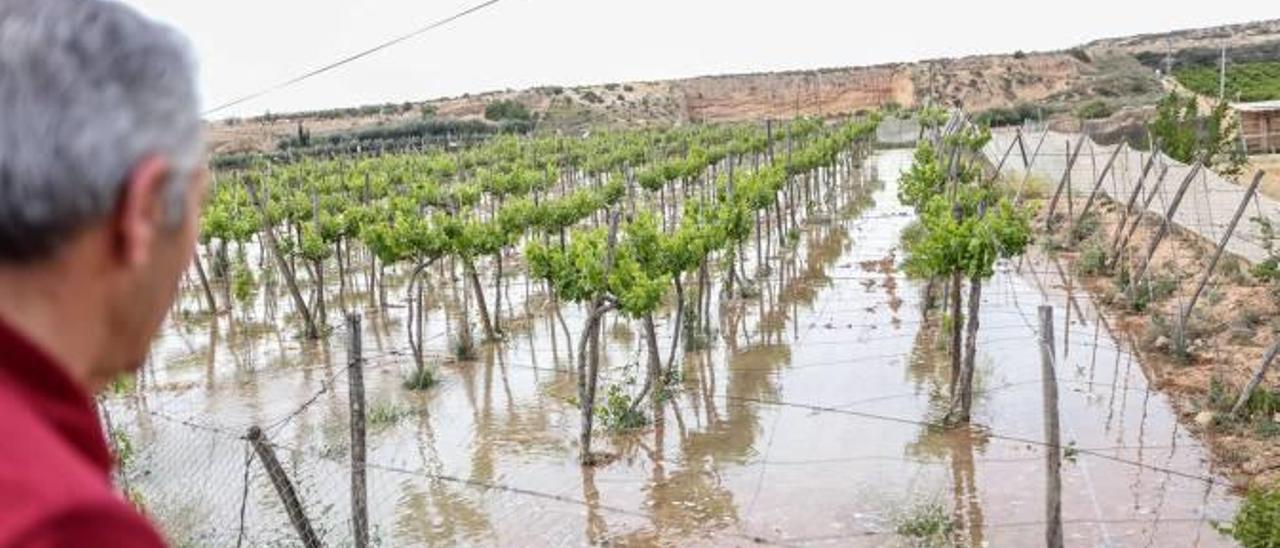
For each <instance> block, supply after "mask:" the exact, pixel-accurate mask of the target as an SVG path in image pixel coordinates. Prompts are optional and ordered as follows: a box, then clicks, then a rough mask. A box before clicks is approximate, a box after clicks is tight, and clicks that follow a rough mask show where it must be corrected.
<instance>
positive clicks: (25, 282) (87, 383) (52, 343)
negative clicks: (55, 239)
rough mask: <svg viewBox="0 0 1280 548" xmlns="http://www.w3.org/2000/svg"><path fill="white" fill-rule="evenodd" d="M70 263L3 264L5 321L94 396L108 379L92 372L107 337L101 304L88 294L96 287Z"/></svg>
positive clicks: (0, 288)
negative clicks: (98, 313)
mask: <svg viewBox="0 0 1280 548" xmlns="http://www.w3.org/2000/svg"><path fill="white" fill-rule="evenodd" d="M73 270H74V269H71V268H68V265H66V264H60V263H57V262H48V263H42V264H41V265H39V266H35V267H30V266H26V265H23V266H17V267H15V266H4V265H0V319H3V320H4V322H5V323H6V324H8V325H9V326H10V327H12V328H13V329H14V330H16V331H17V332H18V333H20V334H21V335H23V336H24V337H26V338H27V339H28V340H29V341H31V342H32V343H33V344H35V346H37V347H38V348H40V349H41V350H43V351H44V352H45V353H46V354H48V355H49V356H50V357H52V358H53V360H54V361H55V362H56V363H57V364H58V366H59V367H62V368H63V369H64V370H65V371H66V372H67V374H68V375H69V376H70V377H71V378H72V380H74V381H75V382H76V383H77V384H79V385H80V386H81V387H83V388H84V389H85V390H86V391H89V392H91V393H92V392H94V391H96V390H97V389H98V388H100V386H99V385H101V384H102V382H103V380H102V379H95V378H94V377H93V375H92V374H91V372H92V371H93V370H94V361H95V360H96V359H97V356H99V355H101V353H100V350H101V346H102V342H103V341H104V339H105V338H106V326H105V325H104V322H101V321H94V320H93V318H92V315H93V311H94V310H99V309H100V307H99V306H98V305H99V304H100V303H99V302H98V299H95V298H93V296H92V295H86V294H84V291H83V289H84V288H86V287H90V286H89V285H87V284H84V283H82V281H81V280H79V279H77V278H78V277H79V276H78V275H77V274H76V273H75V272H74V271H73Z"/></svg>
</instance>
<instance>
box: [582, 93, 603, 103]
mask: <svg viewBox="0 0 1280 548" xmlns="http://www.w3.org/2000/svg"><path fill="white" fill-rule="evenodd" d="M582 100H583V101H586V102H588V103H591V104H593V105H598V104H600V103H603V102H604V98H603V97H601V96H600V94H599V93H596V92H594V91H591V90H587V91H585V92H583V93H582Z"/></svg>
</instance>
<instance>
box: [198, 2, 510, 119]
mask: <svg viewBox="0 0 1280 548" xmlns="http://www.w3.org/2000/svg"><path fill="white" fill-rule="evenodd" d="M500 1H502V0H488V1H487V2H483V3H480V4H476V5H474V6H471V7H469V8H467V9H465V10H462V11H460V12H458V13H455V14H453V15H450V16H448V17H445V18H444V19H440V20H438V21H434V22H432V23H429V24H427V25H426V26H423V27H419V28H418V29H416V30H414V31H412V32H410V33H408V34H403V35H400V36H397V37H395V38H392V39H391V40H387V41H386V42H382V43H380V44H378V45H376V46H373V47H371V48H368V49H366V50H363V51H360V52H357V53H354V54H351V55H348V56H346V57H343V58H342V59H339V60H337V61H334V62H332V63H329V64H327V65H324V66H321V67H319V68H316V69H313V70H311V71H308V72H305V73H303V74H300V75H298V76H295V77H293V78H290V79H288V80H285V81H283V82H280V83H279V84H275V85H273V86H271V87H267V88H264V89H261V90H259V91H255V92H253V93H250V94H248V95H244V96H241V97H240V98H238V99H233V100H231V101H228V102H226V103H222V104H220V105H218V106H216V107H213V108H211V109H209V110H206V111H204V112H203V113H201V115H202V116H208V115H210V114H213V113H215V112H220V111H223V110H226V109H229V108H231V107H234V106H236V105H239V104H242V103H245V102H248V101H252V100H254V99H257V98H259V97H262V96H264V95H267V94H269V93H273V92H276V91H279V90H281V89H284V88H286V87H289V86H292V85H294V84H296V83H298V82H301V81H303V80H307V79H310V78H313V77H315V76H319V75H321V74H324V73H326V72H329V71H331V70H333V69H336V68H338V67H341V66H343V65H345V64H347V63H351V62H353V61H356V60H359V59H361V58H364V57H368V56H370V55H373V54H374V53H377V52H379V51H382V50H384V49H387V48H389V47H391V46H394V45H396V44H399V43H401V42H405V41H407V40H410V39H413V38H416V37H417V36H419V35H421V34H424V33H426V32H429V31H432V30H435V29H437V28H440V27H443V26H445V25H447V24H449V23H452V22H454V21H457V20H458V19H462V18H463V17H466V16H468V15H471V14H473V13H475V12H478V11H480V10H482V9H485V8H487V7H489V6H492V5H494V4H497V3H498V2H500Z"/></svg>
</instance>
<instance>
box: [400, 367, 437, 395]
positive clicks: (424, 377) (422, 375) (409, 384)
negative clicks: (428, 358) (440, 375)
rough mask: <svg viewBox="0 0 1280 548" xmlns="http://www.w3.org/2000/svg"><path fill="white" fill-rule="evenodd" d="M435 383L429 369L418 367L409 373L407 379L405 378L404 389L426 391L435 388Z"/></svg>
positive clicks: (433, 375) (434, 377)
mask: <svg viewBox="0 0 1280 548" xmlns="http://www.w3.org/2000/svg"><path fill="white" fill-rule="evenodd" d="M437 382H439V381H437V380H436V376H435V374H434V373H432V372H431V369H430V368H426V367H419V368H415V369H414V370H413V372H412V373H409V376H408V377H405V379H404V387H405V388H406V389H408V390H426V389H428V388H431V387H432V386H435V384H436V383H437Z"/></svg>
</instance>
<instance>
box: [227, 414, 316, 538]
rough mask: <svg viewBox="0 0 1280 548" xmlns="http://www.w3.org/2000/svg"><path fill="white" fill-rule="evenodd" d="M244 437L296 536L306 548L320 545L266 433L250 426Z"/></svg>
mask: <svg viewBox="0 0 1280 548" xmlns="http://www.w3.org/2000/svg"><path fill="white" fill-rule="evenodd" d="M245 439H248V440H249V443H251V444H253V450H254V452H255V453H257V454H258V460H259V461H262V467H263V468H266V469H267V477H268V478H271V485H272V486H274V487H275V488H276V494H278V495H280V502H282V503H284V509H285V512H287V513H288V514H289V521H290V522H292V523H293V528H294V529H295V530H297V531H298V538H299V539H301V540H302V545H303V546H306V547H307V548H313V547H316V546H322V544H321V543H320V537H317V536H316V532H315V530H314V529H312V528H311V521H310V520H308V519H307V514H306V512H305V511H304V510H303V508H302V501H301V500H299V499H298V492H297V491H295V490H294V489H293V482H291V481H289V476H288V475H286V474H285V471H284V467H282V466H280V461H279V460H277V459H276V453H275V451H274V450H273V449H271V443H270V442H269V441H268V440H267V436H266V434H263V433H262V429H261V428H258V427H257V426H251V427H249V435H248V436H246V437H245Z"/></svg>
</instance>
